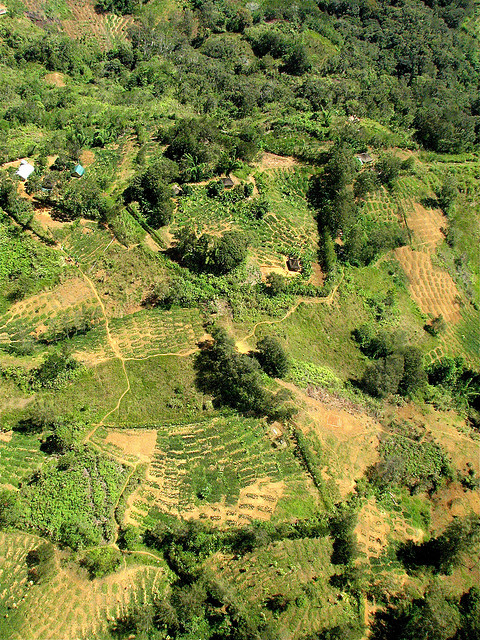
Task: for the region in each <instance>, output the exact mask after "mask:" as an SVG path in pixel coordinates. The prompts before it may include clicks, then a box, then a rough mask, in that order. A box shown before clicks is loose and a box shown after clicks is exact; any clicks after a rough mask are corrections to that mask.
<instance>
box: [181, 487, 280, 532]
mask: <svg viewBox="0 0 480 640" xmlns="http://www.w3.org/2000/svg"><path fill="white" fill-rule="evenodd" d="M284 490H285V483H284V482H283V481H281V482H271V480H270V479H269V478H260V479H258V480H256V481H255V482H254V483H253V484H251V485H248V486H247V487H244V488H243V489H241V490H240V496H239V498H238V501H237V503H236V504H235V505H226V504H225V501H223V502H215V503H210V504H208V505H205V506H201V507H194V508H193V509H192V510H189V511H188V512H187V513H188V516H189V517H193V518H201V519H203V520H205V519H209V520H211V521H212V522H215V523H216V524H225V523H228V524H230V525H233V524H242V523H243V524H245V523H246V522H249V521H251V520H269V519H270V518H271V516H272V513H273V512H274V511H275V508H276V506H277V503H278V501H279V500H280V498H281V497H282V495H283V493H284ZM181 515H184V516H186V514H181Z"/></svg>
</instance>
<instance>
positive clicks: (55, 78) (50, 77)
mask: <svg viewBox="0 0 480 640" xmlns="http://www.w3.org/2000/svg"><path fill="white" fill-rule="evenodd" d="M43 79H44V80H45V82H46V83H47V84H49V85H52V86H55V87H64V86H65V80H64V75H63V73H59V72H58V71H56V72H54V73H47V75H46V76H44V78H43Z"/></svg>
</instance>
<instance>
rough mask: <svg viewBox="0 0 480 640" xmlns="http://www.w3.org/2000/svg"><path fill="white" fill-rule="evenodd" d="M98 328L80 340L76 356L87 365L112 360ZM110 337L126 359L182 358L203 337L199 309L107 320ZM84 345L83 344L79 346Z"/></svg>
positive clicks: (102, 332) (109, 349)
mask: <svg viewBox="0 0 480 640" xmlns="http://www.w3.org/2000/svg"><path fill="white" fill-rule="evenodd" d="M103 334H104V327H103V326H99V327H97V328H96V329H95V330H93V331H92V332H90V335H89V336H88V339H87V340H86V341H83V340H81V339H80V340H79V341H78V343H77V344H78V346H77V348H76V350H75V357H77V358H78V359H79V360H80V361H82V362H86V363H88V364H90V365H92V364H98V363H101V362H105V361H106V360H109V359H110V358H112V357H114V353H113V351H112V349H111V348H109V345H108V343H106V341H104V340H102V339H101V336H102V335H103ZM110 336H111V339H112V340H113V341H114V343H115V345H116V346H117V348H118V349H119V351H120V352H121V353H122V356H123V358H124V359H125V360H142V359H145V358H153V357H156V356H158V355H185V354H187V353H189V352H193V351H195V350H196V348H197V347H196V345H197V343H198V341H199V340H201V339H204V338H205V337H206V333H205V330H204V328H203V324H202V317H201V314H200V312H199V310H198V309H182V310H178V309H177V310H171V311H161V310H153V311H140V312H139V313H136V314H133V315H131V316H128V317H125V318H115V319H113V320H111V321H110ZM82 343H83V344H82Z"/></svg>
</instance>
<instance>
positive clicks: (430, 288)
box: [394, 246, 461, 323]
mask: <svg viewBox="0 0 480 640" xmlns="http://www.w3.org/2000/svg"><path fill="white" fill-rule="evenodd" d="M394 255H395V258H396V259H397V260H398V262H399V263H400V266H401V267H402V269H403V270H404V271H405V274H406V275H407V278H408V280H409V283H410V294H411V296H412V298H413V299H414V301H415V302H416V303H417V304H418V306H419V308H420V310H421V311H422V312H423V313H426V314H428V315H430V316H432V317H437V316H440V315H441V316H443V318H444V320H445V321H446V322H451V323H457V322H458V321H459V320H460V317H461V316H460V304H459V302H458V301H459V300H460V299H461V297H460V293H459V291H458V289H457V285H456V284H455V282H454V280H453V278H452V277H451V276H450V274H448V273H447V272H446V271H444V270H443V269H440V268H439V267H437V266H435V265H434V264H433V263H432V259H431V257H430V255H429V254H428V253H424V252H423V251H413V250H412V249H411V248H410V247H406V246H405V247H400V248H398V249H395V251H394Z"/></svg>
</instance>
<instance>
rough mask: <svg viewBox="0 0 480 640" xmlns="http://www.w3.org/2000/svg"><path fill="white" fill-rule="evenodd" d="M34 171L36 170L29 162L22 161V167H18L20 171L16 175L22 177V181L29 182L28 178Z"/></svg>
mask: <svg viewBox="0 0 480 640" xmlns="http://www.w3.org/2000/svg"><path fill="white" fill-rule="evenodd" d="M34 171H35V169H34V168H33V166H32V165H31V164H30V163H29V162H27V161H26V160H22V161H21V162H20V166H19V167H18V170H17V171H16V175H17V176H20V178H21V179H22V180H28V178H29V177H30V176H31V175H32V173H33V172H34Z"/></svg>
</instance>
